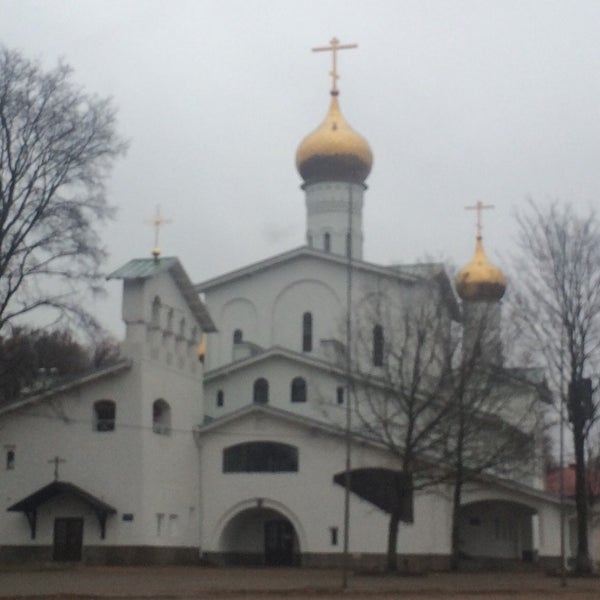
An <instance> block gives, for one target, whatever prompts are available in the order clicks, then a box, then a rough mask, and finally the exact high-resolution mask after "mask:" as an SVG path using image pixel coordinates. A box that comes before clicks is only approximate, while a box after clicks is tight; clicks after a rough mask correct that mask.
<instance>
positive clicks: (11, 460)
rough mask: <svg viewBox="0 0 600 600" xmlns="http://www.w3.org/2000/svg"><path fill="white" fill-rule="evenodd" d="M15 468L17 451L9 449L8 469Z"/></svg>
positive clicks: (7, 454) (7, 455)
mask: <svg viewBox="0 0 600 600" xmlns="http://www.w3.org/2000/svg"><path fill="white" fill-rule="evenodd" d="M14 468H15V451H14V450H8V451H7V452H6V470H7V471H12V470H13V469H14Z"/></svg>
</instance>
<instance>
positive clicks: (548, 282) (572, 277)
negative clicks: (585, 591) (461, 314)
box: [511, 201, 600, 572]
mask: <svg viewBox="0 0 600 600" xmlns="http://www.w3.org/2000/svg"><path fill="white" fill-rule="evenodd" d="M517 218H518V224H519V237H518V243H519V247H520V251H521V253H520V257H519V258H518V259H517V262H516V273H517V274H518V276H517V277H515V278H514V287H515V288H516V293H514V294H513V295H512V307H511V308H512V319H513V321H514V323H515V324H516V326H517V328H518V329H519V330H520V331H521V334H522V336H523V338H522V339H523V342H524V346H525V348H526V349H527V350H528V351H529V353H530V354H531V355H533V356H537V357H539V358H543V359H544V362H545V365H546V367H547V369H548V375H549V379H550V381H551V383H552V388H553V390H554V392H555V395H556V399H557V408H558V409H560V408H561V407H562V406H566V407H567V408H568V421H569V423H570V427H571V430H572V432H573V448H574V451H575V465H576V468H575V469H576V483H575V504H576V508H577V560H576V568H577V570H578V571H579V572H587V571H589V570H590V569H591V561H590V556H589V547H588V505H587V499H586V498H587V486H586V452H585V447H586V440H587V439H588V436H589V433H590V430H591V427H592V426H593V423H594V421H595V419H596V417H597V415H598V402H597V401H596V402H594V401H593V395H592V392H593V386H592V382H594V381H595V382H597V381H598V374H599V369H600V224H599V222H598V219H597V217H596V215H595V214H594V213H593V212H589V213H588V214H586V215H584V216H580V215H578V214H576V213H575V212H574V211H573V209H572V208H571V207H570V206H569V205H559V204H558V203H556V202H555V203H553V204H551V205H550V206H548V207H541V206H539V205H536V204H535V203H534V202H531V201H530V202H529V205H528V207H527V209H526V210H524V211H522V212H521V213H519V214H518V217H517Z"/></svg>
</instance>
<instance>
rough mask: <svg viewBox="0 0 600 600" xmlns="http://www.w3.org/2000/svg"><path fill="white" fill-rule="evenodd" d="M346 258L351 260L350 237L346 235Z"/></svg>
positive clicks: (348, 234)
mask: <svg viewBox="0 0 600 600" xmlns="http://www.w3.org/2000/svg"><path fill="white" fill-rule="evenodd" d="M346 256H347V257H349V258H352V235H351V234H350V233H347V234H346Z"/></svg>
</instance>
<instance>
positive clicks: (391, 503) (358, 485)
mask: <svg viewBox="0 0 600 600" xmlns="http://www.w3.org/2000/svg"><path fill="white" fill-rule="evenodd" d="M333 481H334V483H337V484H338V485H341V486H342V487H346V472H345V471H344V472H342V473H338V474H337V475H334V476H333ZM350 491H351V492H353V493H354V494H356V495H357V496H359V497H360V498H362V499H363V500H366V501H367V502H370V503H371V504H374V505H375V506H376V507H377V508H380V509H381V510H383V511H385V512H386V513H389V514H395V515H399V517H400V520H401V521H404V522H405V523H412V522H413V490H412V481H411V478H410V476H408V475H406V474H405V473H403V472H402V471H394V470H393V469H383V468H379V467H372V468H366V469H354V470H352V471H350Z"/></svg>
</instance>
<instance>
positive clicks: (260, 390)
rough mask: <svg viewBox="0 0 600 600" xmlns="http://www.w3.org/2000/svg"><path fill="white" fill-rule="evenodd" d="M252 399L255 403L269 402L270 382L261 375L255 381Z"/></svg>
mask: <svg viewBox="0 0 600 600" xmlns="http://www.w3.org/2000/svg"><path fill="white" fill-rule="evenodd" d="M252 401H253V402H254V404H268V403H269V382H268V381H267V380H266V379H265V378H264V377H261V378H260V379H257V380H256V381H255V382H254V394H253V396H252Z"/></svg>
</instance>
